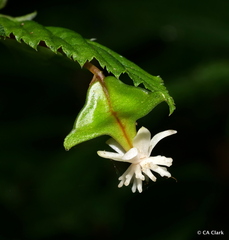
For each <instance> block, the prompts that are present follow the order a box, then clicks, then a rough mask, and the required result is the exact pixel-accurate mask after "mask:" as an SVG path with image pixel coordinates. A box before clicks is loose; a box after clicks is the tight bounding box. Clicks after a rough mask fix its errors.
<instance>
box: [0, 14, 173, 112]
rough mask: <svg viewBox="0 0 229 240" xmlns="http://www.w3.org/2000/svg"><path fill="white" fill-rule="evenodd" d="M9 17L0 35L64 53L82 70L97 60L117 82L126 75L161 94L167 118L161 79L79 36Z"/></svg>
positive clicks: (167, 98)
mask: <svg viewBox="0 0 229 240" xmlns="http://www.w3.org/2000/svg"><path fill="white" fill-rule="evenodd" d="M18 20H21V19H17V18H15V19H13V18H9V17H3V16H1V17H0V29H1V30H0V34H1V35H2V36H4V37H10V36H12V34H13V35H14V37H15V39H16V40H17V41H18V42H21V41H23V42H25V43H26V44H28V45H29V46H30V47H32V48H34V49H36V50H37V46H38V45H45V46H46V47H48V48H50V50H51V51H53V52H55V53H57V51H61V52H63V53H64V54H65V55H66V56H67V57H68V58H71V59H73V60H74V61H77V62H78V63H79V64H80V66H81V67H82V66H83V65H84V64H85V63H86V62H87V61H91V60H92V59H96V60H97V61H98V62H99V64H100V65H101V67H102V68H106V69H107V71H108V72H110V73H112V74H113V75H114V76H115V77H116V78H119V77H120V75H121V74H122V73H127V74H128V75H129V77H130V78H131V79H132V80H133V82H134V85H135V86H138V85H139V84H141V83H142V84H143V85H144V87H145V88H146V89H148V90H150V91H151V92H160V94H161V96H163V100H164V101H166V102H167V104H168V105H169V108H170V114H171V113H172V112H173V111H174V109H175V106H174V102H173V99H172V97H171V96H170V95H169V93H168V91H167V90H166V88H165V86H164V85H163V81H162V79H161V78H160V77H156V76H152V75H150V74H149V73H147V72H145V71H144V70H143V69H141V68H140V67H138V66H137V65H136V64H134V63H132V62H131V61H129V60H127V59H126V58H124V57H123V56H121V55H119V54H117V53H115V52H114V51H112V50H110V49H109V48H107V47H104V46H102V45H101V44H99V43H96V42H94V41H91V40H88V39H84V38H83V37H82V36H81V35H80V34H78V33H76V32H74V31H71V30H68V29H64V28H59V27H44V26H42V25H40V24H38V23H36V22H34V21H24V20H23V21H18Z"/></svg>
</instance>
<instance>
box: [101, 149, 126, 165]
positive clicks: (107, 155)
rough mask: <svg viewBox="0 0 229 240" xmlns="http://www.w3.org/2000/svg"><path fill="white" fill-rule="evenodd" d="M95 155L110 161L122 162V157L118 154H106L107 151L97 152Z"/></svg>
mask: <svg viewBox="0 0 229 240" xmlns="http://www.w3.org/2000/svg"><path fill="white" fill-rule="evenodd" d="M97 154H98V155H99V156H100V157H103V158H108V159H111V160H115V161H120V162H123V160H122V157H123V155H122V154H119V153H114V152H107V151H98V152H97Z"/></svg>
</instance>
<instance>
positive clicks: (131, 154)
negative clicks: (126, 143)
mask: <svg viewBox="0 0 229 240" xmlns="http://www.w3.org/2000/svg"><path fill="white" fill-rule="evenodd" d="M137 155H138V149H137V148H131V149H130V150H129V151H128V152H126V153H125V154H124V155H123V160H124V161H129V160H131V159H133V158H135V157H136V156H137Z"/></svg>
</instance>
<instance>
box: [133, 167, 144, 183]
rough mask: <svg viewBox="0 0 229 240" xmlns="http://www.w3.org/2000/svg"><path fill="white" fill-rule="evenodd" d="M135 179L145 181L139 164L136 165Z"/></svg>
mask: <svg viewBox="0 0 229 240" xmlns="http://www.w3.org/2000/svg"><path fill="white" fill-rule="evenodd" d="M135 178H137V179H141V180H143V181H144V180H145V177H144V175H143V174H142V170H141V166H140V165H139V164H136V167H135Z"/></svg>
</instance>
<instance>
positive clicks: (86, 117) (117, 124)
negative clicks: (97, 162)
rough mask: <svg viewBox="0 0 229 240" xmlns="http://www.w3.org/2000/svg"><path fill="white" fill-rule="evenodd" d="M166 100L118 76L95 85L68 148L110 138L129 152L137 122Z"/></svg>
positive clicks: (77, 119)
mask: <svg viewBox="0 0 229 240" xmlns="http://www.w3.org/2000/svg"><path fill="white" fill-rule="evenodd" d="M162 101H164V96H163V95H162V94H161V93H160V92H154V93H152V92H149V91H146V90H144V89H142V88H139V87H134V86H129V85H127V84H124V83H123V82H121V81H119V80H118V79H116V78H115V77H111V76H110V77H106V78H105V80H104V83H101V82H100V81H97V82H95V83H93V84H92V85H91V86H90V87H89V89H88V93H87V99H86V103H85V105H84V107H83V109H82V110H81V112H80V113H79V115H78V117H77V118H76V121H75V124H74V127H73V130H72V131H71V132H70V134H69V135H68V136H67V137H66V139H65V141H64V146H65V148H66V149H70V148H71V147H73V146H74V145H76V144H79V143H81V142H84V141H87V140H90V139H92V138H95V137H98V136H101V135H109V136H111V137H112V138H114V139H115V140H116V141H117V142H119V144H120V145H121V146H122V147H123V148H124V149H125V150H126V151H127V150H129V149H130V148H131V147H132V140H133V138H134V136H135V135H136V120H137V119H139V118H141V117H143V116H145V115H147V114H148V113H149V112H150V111H151V110H152V109H153V108H154V107H155V106H156V105H158V104H159V103H160V102H162Z"/></svg>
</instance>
